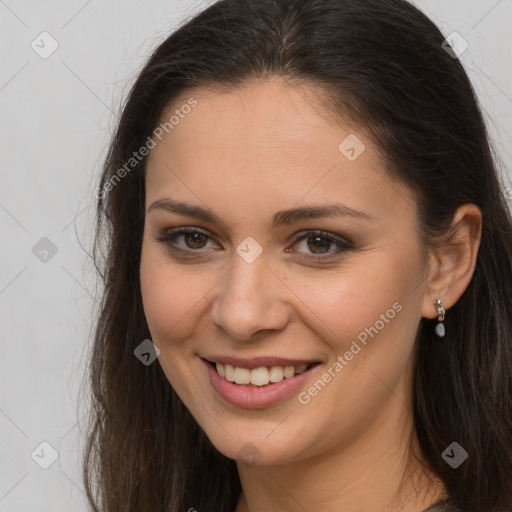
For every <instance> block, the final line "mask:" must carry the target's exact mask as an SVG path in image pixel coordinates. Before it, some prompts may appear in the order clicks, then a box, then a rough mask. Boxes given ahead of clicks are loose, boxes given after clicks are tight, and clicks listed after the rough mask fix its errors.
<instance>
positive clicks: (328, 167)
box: [146, 80, 411, 210]
mask: <svg viewBox="0 0 512 512" xmlns="http://www.w3.org/2000/svg"><path fill="white" fill-rule="evenodd" d="M322 94H323V91H321V90H320V89H315V87H314V86H309V87H308V86H294V87H291V86H290V85H287V84H285V83H282V82H280V81H270V80H269V81H258V82H251V83H248V84H245V85H244V86H243V87H237V88H231V89H225V90H222V89H212V88H196V89H190V90H187V91H186V93H185V94H182V95H181V97H180V98H178V99H177V100H175V101H174V102H173V104H172V106H170V107H169V108H168V109H166V110H165V112H164V113H163V115H162V117H161V122H163V123H165V122H166V121H168V120H169V119H170V118H171V116H174V123H173V124H172V129H169V130H168V133H165V132H164V134H163V136H162V140H161V141H159V140H158V139H155V142H156V146H155V147H154V148H153V149H152V150H151V152H150V155H149V158H148V163H147V188H146V189H147V194H148V196H151V198H152V199H158V197H157V196H158V195H159V194H160V195H162V194H163V193H165V192H169V194H175V193H180V194H181V195H183V194H184V195H186V196H187V197H188V198H189V199H193V198H194V196H196V197H195V198H194V199H196V200H197V198H198V197H201V198H206V197H208V198H209V200H210V202H211V201H214V202H218V198H219V197H222V198H223V200H224V201H225V202H232V203H236V204H237V205H241V204H242V205H246V206H248V202H250V200H251V198H254V199H255V198H257V201H258V202H259V204H260V205H264V204H265V203H268V204H267V206H268V207H269V208H272V209H275V208H274V206H275V202H276V201H286V202H287V203H293V202H294V201H295V202H297V201H302V202H304V203H307V202H308V201H309V200H311V201H315V202H318V201H319V200H324V201H325V200H327V199H328V198H327V197H326V195H329V196H330V197H329V199H333V200H342V199H345V200H346V202H347V203H350V202H351V201H352V202H354V201H355V200H356V199H357V197H358V198H359V200H364V199H365V198H366V199H367V201H366V202H367V203H368V204H367V206H368V208H370V210H371V209H378V207H379V205H380V204H381V203H382V206H384V204H383V203H384V200H386V202H388V201H389V200H390V199H391V200H393V197H392V196H393V194H397V193H398V195H399V196H401V197H403V198H404V197H405V199H406V200H407V201H409V202H410V199H411V198H410V197H409V196H407V192H406V191H405V190H401V189H400V190H398V188H397V184H396V182H395V181H394V180H392V179H390V176H389V173H388V172H387V171H386V170H385V168H384V166H383V163H382V158H381V155H380V153H379V152H378V151H377V149H376V147H375V146H374V144H373V143H372V141H371V139H370V137H369V134H368V132H367V131H366V130H365V129H364V128H363V127H360V126H354V125H352V126H351V125H350V124H349V123H347V126H338V125H336V124H334V123H333V122H332V117H330V116H326V115H324V114H325V110H324V107H323V104H322ZM191 99H192V100H193V102H195V106H194V107H193V108H191V109H190V108H184V107H183V106H184V105H187V104H194V103H191ZM330 119H331V120H330ZM348 205H349V206H351V205H350V204H348Z"/></svg>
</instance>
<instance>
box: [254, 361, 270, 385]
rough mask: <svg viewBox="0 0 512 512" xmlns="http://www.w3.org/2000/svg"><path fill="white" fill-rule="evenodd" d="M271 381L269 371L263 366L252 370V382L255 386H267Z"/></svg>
mask: <svg viewBox="0 0 512 512" xmlns="http://www.w3.org/2000/svg"><path fill="white" fill-rule="evenodd" d="M269 382H270V374H269V371H268V370H267V369H266V368H265V367H264V366H263V367H262V368H255V369H254V370H252V372H251V384H254V385H255V386H265V385H266V384H268V383H269Z"/></svg>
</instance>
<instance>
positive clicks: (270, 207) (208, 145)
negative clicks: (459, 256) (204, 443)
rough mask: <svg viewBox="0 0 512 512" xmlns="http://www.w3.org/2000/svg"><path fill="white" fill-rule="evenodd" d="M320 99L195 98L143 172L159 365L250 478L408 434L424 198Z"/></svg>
mask: <svg viewBox="0 0 512 512" xmlns="http://www.w3.org/2000/svg"><path fill="white" fill-rule="evenodd" d="M316 92H317V94H318V92H319V91H316ZM191 97H193V98H194V99H195V101H196V102H197V104H194V105H195V106H194V108H183V109H182V108H180V107H181V106H182V105H186V104H187V102H188V104H192V102H193V100H191V101H189V99H190V98H191ZM314 97H315V89H314V88H309V89H306V88H305V87H302V88H298V87H293V88H291V87H290V86H287V85H284V84H282V83H280V82H278V81H265V82H259V83H256V82H254V83H251V84H248V85H247V86H246V87H244V88H239V89H236V90H232V91H230V92H218V91H213V90H207V89H196V90H194V91H192V92H191V91H188V92H187V94H186V95H183V97H182V100H181V101H177V102H176V103H175V104H174V106H173V109H172V111H168V112H166V114H165V116H163V118H162V119H163V121H167V120H168V119H169V117H170V116H171V115H172V114H173V112H175V111H176V110H178V111H179V112H178V113H177V114H179V122H174V124H173V125H172V128H171V129H170V128H169V125H168V127H167V131H168V133H165V130H164V131H163V136H162V137H161V141H160V140H159V138H155V139H154V141H155V143H156V145H155V147H154V148H153V149H152V150H151V152H150V155H149V157H148V162H147V176H146V221H145V229H144V239H143V245H142V261H141V269H140V271H141V274H140V277H141V287H142V297H143V303H144V311H145V315H146V318H147V321H148V325H149V328H150V331H151V335H152V339H153V341H154V343H155V344H156V346H157V347H158V348H159V349H160V356H159V359H158V361H159V363H160V365H161V367H162V368H163V371H164V372H165V374H166V376H167V378H168V379H169V382H170V383H171V385H172V386H173V387H174V389H175V390H176V392H177V393H178V394H179V396H180V397H181V399H182V400H183V402H184V403H185V405H186V406H187V408H188V409H189V410H190V412H191V413H192V414H193V416H194V417H195V419H196V420H197V422H198V423H199V425H200V426H201V427H202V428H203V430H204V431H205V432H206V434H207V435H208V437H209V438H210V440H211V441H212V442H213V444H214V445H215V446H216V447H217V448H218V449H219V450H220V451H221V452H223V453H224V454H225V455H226V456H228V457H232V458H237V459H245V460H246V461H247V462H250V463H252V464H261V465H265V464H269V465H273V464H284V463H287V462H291V461H298V460H304V459H306V458H308V457H312V456H319V455H321V454H327V453H332V451H335V450H340V449H345V448H347V447H348V446H350V445H351V444H352V443H353V442H355V441H356V440H357V439H361V438H362V436H364V438H365V439H366V440H367V443H366V446H367V447H368V449H371V444H372V443H382V435H383V432H386V431H391V430H392V429H395V431H396V428H397V421H399V418H401V417H402V416H401V415H402V413H403V412H404V411H405V410H407V409H408V408H407V405H408V404H409V391H410V387H411V370H412V349H413V345H414V340H415V335H416V330H417V327H418V323H419V321H420V318H421V307H422V303H423V302H424V301H425V300H427V299H426V297H425V295H426V286H425V277H426V275H427V261H426V257H425V253H424V252H423V250H422V245H421V243H420V240H419V236H418V234H417V217H416V202H415V199H414V196H413V195H412V194H411V193H410V192H409V191H408V190H406V189H405V188H402V187H401V186H400V185H399V184H397V182H395V181H393V179H392V178H390V176H389V174H388V172H387V171H386V170H385V169H384V167H383V165H382V163H381V161H380V160H379V157H378V153H377V150H376V148H375V146H374V145H373V144H372V142H371V141H370V140H369V138H368V136H367V134H366V133H365V131H363V130H362V129H361V128H357V127H355V126H352V127H350V126H348V127H347V128H346V129H341V128H337V127H334V125H333V124H331V123H329V122H327V121H326V120H325V119H324V117H322V116H321V115H320V113H319V112H320V110H319V109H318V104H317V103H316V102H313V101H311V99H313V98H314ZM315 105H316V106H315ZM174 121H176V120H174ZM185 206H186V209H185ZM185 210H186V211H185ZM428 300H430V299H428ZM432 308H434V306H432ZM210 363H212V364H210ZM214 363H221V364H222V365H223V366H219V371H217V370H216V369H214V367H213V366H214ZM304 365H308V366H307V367H306V368H307V369H306V370H305V371H304V368H305V366H304ZM231 367H233V368H231ZM233 379H235V382H230V381H232V380H233ZM237 382H238V383H237ZM247 382H253V383H252V384H248V383H247ZM379 436H381V437H379Z"/></svg>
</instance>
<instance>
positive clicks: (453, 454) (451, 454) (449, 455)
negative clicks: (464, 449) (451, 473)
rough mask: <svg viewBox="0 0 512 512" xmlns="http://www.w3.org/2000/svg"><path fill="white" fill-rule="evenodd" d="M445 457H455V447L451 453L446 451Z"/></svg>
mask: <svg viewBox="0 0 512 512" xmlns="http://www.w3.org/2000/svg"><path fill="white" fill-rule="evenodd" d="M445 457H449V458H450V459H453V458H455V452H454V451H453V448H452V449H451V450H450V453H449V454H448V453H445Z"/></svg>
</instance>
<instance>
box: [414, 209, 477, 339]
mask: <svg viewBox="0 0 512 512" xmlns="http://www.w3.org/2000/svg"><path fill="white" fill-rule="evenodd" d="M481 229H482V213H481V211H480V209H479V208H478V207H477V206H476V205H474V204H465V205H463V206H460V207H459V208H458V209H457V210H456V212H455V214H454V216H453V222H452V225H451V229H450V231H449V233H448V234H447V235H446V237H445V239H444V240H443V241H442V242H440V243H439V242H438V243H436V245H435V246H433V247H431V248H430V249H429V251H430V264H429V274H428V277H427V282H426V286H425V296H424V300H423V306H422V316H423V317H425V318H430V319H434V318H436V317H439V316H440V313H439V312H438V305H437V304H436V301H437V300H438V299H440V300H441V303H442V307H443V310H445V309H449V308H450V307H452V306H453V305H454V304H455V303H456V302H457V301H458V300H459V299H460V297H461V296H462V294H463V293H464V291H465V290H466V289H467V287H468V286H469V283H470V282H471V279H472V277H473V272H474V270H475V266H476V260H477V255H478V249H479V247H480V239H481ZM443 316H444V313H443ZM438 325H439V324H438ZM442 329H443V327H439V331H440V332H441V331H442Z"/></svg>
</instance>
